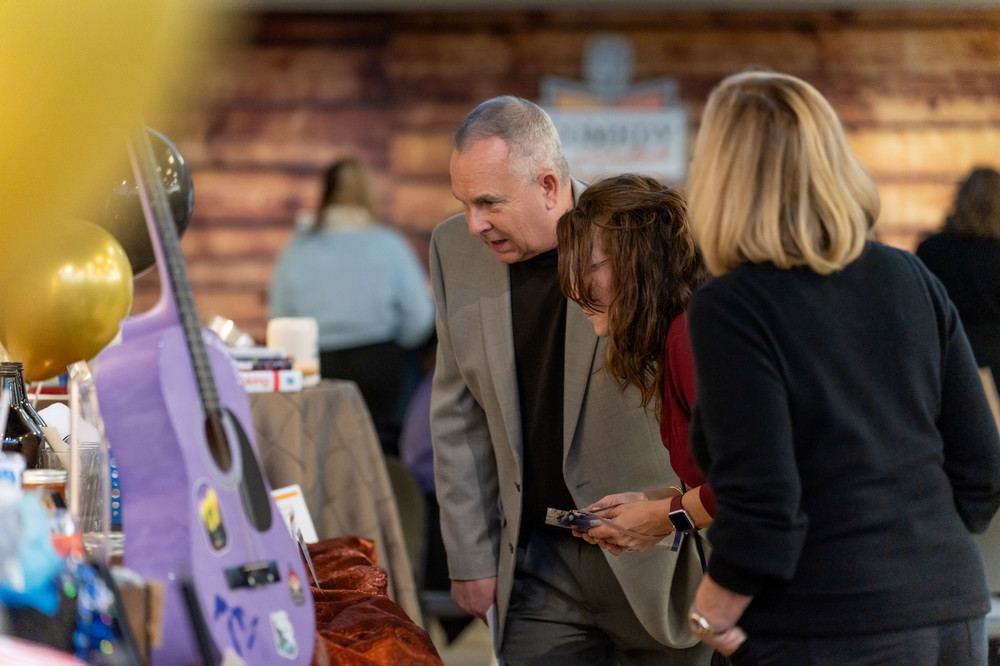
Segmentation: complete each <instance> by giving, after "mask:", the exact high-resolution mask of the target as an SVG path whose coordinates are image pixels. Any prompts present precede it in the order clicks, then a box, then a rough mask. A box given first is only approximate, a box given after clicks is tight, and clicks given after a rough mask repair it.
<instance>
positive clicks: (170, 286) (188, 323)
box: [131, 131, 221, 414]
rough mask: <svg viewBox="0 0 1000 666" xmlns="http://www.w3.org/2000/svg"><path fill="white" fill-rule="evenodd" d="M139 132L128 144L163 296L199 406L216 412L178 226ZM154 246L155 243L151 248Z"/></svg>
mask: <svg viewBox="0 0 1000 666" xmlns="http://www.w3.org/2000/svg"><path fill="white" fill-rule="evenodd" d="M140 134H141V138H140V139H139V140H137V141H135V142H133V143H132V144H131V145H132V147H133V149H134V151H135V155H134V157H135V159H136V162H137V164H138V166H139V170H140V173H141V175H142V178H141V180H142V183H141V184H140V187H144V188H145V192H146V195H147V197H148V201H149V207H150V212H151V213H152V217H153V222H154V225H155V227H156V235H155V236H154V237H153V238H152V241H153V243H154V244H155V245H158V246H159V248H160V250H161V252H160V253H159V254H160V255H162V259H163V261H164V263H165V267H164V268H165V270H164V269H161V270H160V278H161V283H163V284H161V289H164V290H165V292H164V298H167V297H171V298H172V302H173V305H174V309H175V311H176V313H177V320H178V322H179V323H180V325H181V329H182V330H183V331H184V337H185V339H186V341H187V348H188V351H189V353H190V356H191V364H192V365H193V366H194V375H195V380H196V382H197V384H198V393H199V395H200V397H201V404H202V408H203V409H204V410H205V413H206V414H210V413H216V412H218V411H219V409H220V408H221V405H220V402H219V394H218V391H217V390H216V388H215V380H214V379H213V377H212V369H211V366H210V365H209V361H208V353H207V352H206V351H205V340H204V338H202V337H201V324H200V322H199V320H198V312H197V310H196V309H195V304H194V297H193V296H192V295H191V283H190V282H189V281H188V277H187V271H186V270H185V269H184V257H183V254H182V253H181V245H180V239H179V238H178V236H177V227H176V224H175V222H174V217H173V213H172V212H171V211H170V204H169V202H168V201H167V194H166V192H165V191H164V189H163V183H162V182H161V181H160V177H159V174H158V173H157V167H156V161H155V159H154V156H153V150H152V148H151V146H150V144H149V137H148V135H147V133H146V131H143V132H141V133H140ZM155 249H156V248H155V247H154V251H155ZM163 278H166V279H165V280H164V279H163Z"/></svg>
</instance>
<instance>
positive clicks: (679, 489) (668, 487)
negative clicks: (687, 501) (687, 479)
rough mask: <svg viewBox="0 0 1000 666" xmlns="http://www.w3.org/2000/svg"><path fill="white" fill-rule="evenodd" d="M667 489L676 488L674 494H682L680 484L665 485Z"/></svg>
mask: <svg viewBox="0 0 1000 666" xmlns="http://www.w3.org/2000/svg"><path fill="white" fill-rule="evenodd" d="M667 490H676V491H677V492H676V493H675V495H683V494H684V491H683V490H682V489H681V487H680V486H667Z"/></svg>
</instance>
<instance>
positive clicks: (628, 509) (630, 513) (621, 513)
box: [573, 500, 673, 555]
mask: <svg viewBox="0 0 1000 666" xmlns="http://www.w3.org/2000/svg"><path fill="white" fill-rule="evenodd" d="M602 501H603V500H602ZM595 504H599V503H595ZM591 506H594V505H591ZM669 508H670V501H669V500H639V501H632V502H627V503H618V504H612V505H611V506H610V507H608V508H604V509H598V510H593V509H592V508H590V507H588V509H587V510H588V511H590V512H591V513H593V514H594V515H596V516H599V517H600V518H601V519H603V520H604V521H605V522H602V524H600V525H596V526H594V527H591V528H590V529H589V530H588V531H587V532H585V533H584V532H577V531H574V532H573V534H574V535H576V536H580V537H581V538H583V539H584V540H586V541H587V542H588V543H592V544H596V545H598V546H600V547H601V548H604V549H605V550H607V551H608V552H609V553H611V554H612V555H620V554H621V553H622V552H627V551H633V550H634V551H639V552H645V551H647V550H649V549H650V548H652V547H653V546H655V545H656V544H657V542H659V541H660V540H661V539H663V537H665V536H667V535H669V534H670V533H672V532H673V525H672V524H671V523H670V519H669V517H668V516H667V512H668V510H669Z"/></svg>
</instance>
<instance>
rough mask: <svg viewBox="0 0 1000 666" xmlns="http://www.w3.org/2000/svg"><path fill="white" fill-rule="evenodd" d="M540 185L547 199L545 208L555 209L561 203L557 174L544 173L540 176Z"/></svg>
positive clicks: (552, 172) (547, 171)
mask: <svg viewBox="0 0 1000 666" xmlns="http://www.w3.org/2000/svg"><path fill="white" fill-rule="evenodd" d="M538 184H539V185H541V187H542V193H543V196H544V197H545V207H546V208H548V209H552V208H555V207H556V205H558V203H559V178H558V177H557V176H556V172H555V171H549V170H546V171H543V172H542V173H541V174H540V175H539V176H538Z"/></svg>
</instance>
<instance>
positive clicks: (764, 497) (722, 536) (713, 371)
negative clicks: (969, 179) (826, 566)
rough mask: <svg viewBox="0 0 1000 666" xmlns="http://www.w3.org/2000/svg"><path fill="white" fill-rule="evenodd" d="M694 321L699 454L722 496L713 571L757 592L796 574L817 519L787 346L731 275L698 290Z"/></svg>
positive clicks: (731, 584)
mask: <svg viewBox="0 0 1000 666" xmlns="http://www.w3.org/2000/svg"><path fill="white" fill-rule="evenodd" d="M688 322H689V326H690V329H691V340H692V343H693V350H694V359H695V365H696V368H697V374H698V390H697V401H696V403H695V408H694V415H693V420H692V433H691V444H692V453H693V454H694V457H695V461H696V462H697V463H698V464H699V466H700V467H701V468H702V469H703V470H704V471H705V472H706V474H707V476H708V480H709V483H711V484H712V488H713V489H714V491H715V494H716V502H717V511H716V515H715V519H714V522H713V523H712V526H711V527H710V528H709V532H708V536H709V539H710V540H711V542H712V546H713V556H712V560H711V561H710V563H709V573H711V574H712V576H713V578H715V579H716V580H717V582H719V583H720V584H722V585H724V586H726V587H728V588H729V589H732V590H733V591H736V592H739V593H741V594H748V595H753V594H755V593H756V592H757V591H759V589H760V588H761V587H762V586H763V585H764V583H765V582H766V581H767V580H768V579H772V578H778V579H782V580H789V579H790V578H791V577H792V575H793V574H794V572H795V569H796V565H797V563H798V559H799V555H800V553H801V551H802V547H803V544H804V543H805V538H806V529H807V526H808V520H807V517H806V515H805V513H804V512H803V511H802V508H801V497H802V488H801V483H800V479H799V475H798V472H797V469H796V461H795V452H794V447H793V436H792V423H791V415H790V412H789V407H788V395H787V389H786V381H785V378H784V376H783V374H782V370H781V366H782V364H781V359H780V350H778V349H777V348H775V346H774V344H773V343H772V342H771V341H772V338H771V336H769V335H768V330H767V325H766V323H765V322H764V321H763V320H762V319H761V318H760V317H758V316H756V313H755V311H754V310H753V303H752V301H751V300H750V299H748V298H746V297H745V296H744V297H741V296H740V294H739V293H734V289H733V288H732V285H731V284H730V283H729V282H728V281H723V280H719V279H717V280H713V281H710V282H709V283H707V284H706V285H705V286H703V287H702V288H701V289H700V290H699V291H698V292H697V293H696V294H695V297H694V298H692V300H691V304H690V306H689V309H688ZM714 562H717V564H716V565H714V566H713V564H712V563H714ZM723 568H724V569H723ZM734 572H736V573H734ZM717 576H718V577H717Z"/></svg>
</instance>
